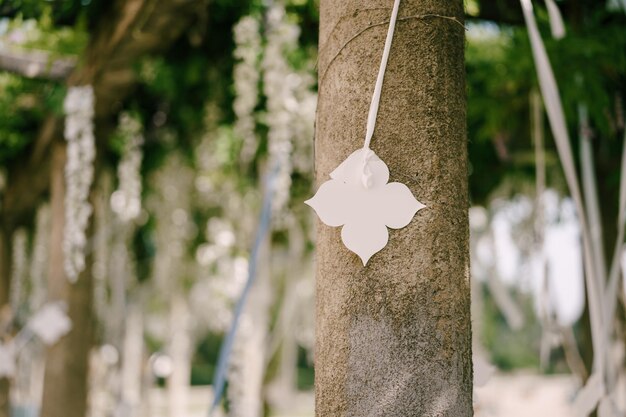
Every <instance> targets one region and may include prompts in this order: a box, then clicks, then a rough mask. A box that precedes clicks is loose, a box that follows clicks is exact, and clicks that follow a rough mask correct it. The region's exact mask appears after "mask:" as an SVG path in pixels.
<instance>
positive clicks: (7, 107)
mask: <svg viewBox="0 0 626 417" xmlns="http://www.w3.org/2000/svg"><path fill="white" fill-rule="evenodd" d="M64 94H65V89H64V88H63V87H61V86H59V85H58V84H54V83H47V82H44V81H39V80H31V79H27V78H23V77H20V76H17V75H13V74H9V73H3V72H0V163H6V162H7V161H8V160H9V159H10V158H12V157H14V156H15V155H18V154H19V152H20V151H21V150H22V149H24V148H25V147H26V146H27V145H28V144H29V143H30V142H32V140H33V138H34V137H35V135H36V134H37V132H38V129H39V126H40V124H41V122H42V121H43V119H44V117H45V116H46V115H47V114H50V113H58V112H59V111H60V108H61V106H62V100H63V97H64Z"/></svg>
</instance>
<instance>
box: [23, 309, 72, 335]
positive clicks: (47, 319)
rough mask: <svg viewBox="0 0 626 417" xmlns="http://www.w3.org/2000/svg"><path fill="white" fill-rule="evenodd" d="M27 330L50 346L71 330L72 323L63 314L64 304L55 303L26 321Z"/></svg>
mask: <svg viewBox="0 0 626 417" xmlns="http://www.w3.org/2000/svg"><path fill="white" fill-rule="evenodd" d="M28 328H29V329H30V331H32V332H33V333H34V334H35V335H37V336H38V337H39V338H40V339H41V340H42V341H43V342H44V343H45V344H46V345H48V346H50V345H53V344H55V343H56V342H57V341H58V340H59V339H60V338H61V337H63V336H65V335H66V334H67V333H68V332H69V331H70V330H71V329H72V322H71V320H70V319H69V317H68V316H67V314H66V313H65V306H64V304H63V303H60V302H55V303H48V304H46V305H44V306H43V307H42V308H41V309H39V311H37V313H35V315H34V316H33V317H32V318H31V319H30V320H29V321H28Z"/></svg>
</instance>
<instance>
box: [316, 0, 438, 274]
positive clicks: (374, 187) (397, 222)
mask: <svg viewBox="0 0 626 417" xmlns="http://www.w3.org/2000/svg"><path fill="white" fill-rule="evenodd" d="M399 5H400V0H395V1H394V5H393V10H392V12H391V20H390V21H389V29H388V31H387V39H386V40H385V48H384V50H383V57H382V60H381V63H380V69H379V71H378V78H377V79H376V86H375V88H374V95H373V97H372V103H371V105H370V110H369V115H368V119H367V132H366V134H365V144H364V146H363V148H361V149H359V150H357V151H355V152H354V153H352V155H350V156H349V157H348V158H347V159H346V160H345V161H343V162H342V163H341V164H340V165H339V166H338V167H337V168H336V169H335V170H334V171H333V172H331V173H330V178H331V179H330V180H329V181H326V182H325V183H323V184H322V185H321V186H320V188H319V189H318V190H317V193H316V194H315V196H314V197H313V198H311V199H310V200H307V201H305V203H306V204H308V205H309V206H311V207H313V209H314V210H315V212H316V213H317V215H318V216H319V218H320V220H321V221H322V222H323V223H324V224H326V225H328V226H332V227H338V226H343V229H342V230H341V240H342V241H343V243H344V245H346V247H347V248H348V249H350V250H351V251H352V252H354V253H356V254H357V255H359V257H360V258H361V260H362V261H363V265H366V264H367V261H368V260H369V259H370V257H371V256H372V255H374V254H375V253H376V252H378V251H380V250H381V249H382V248H384V247H385V246H386V245H387V241H388V240H389V232H388V231H387V228H388V227H390V228H392V229H401V228H403V227H405V226H406V225H408V224H409V223H410V222H411V220H412V219H413V216H415V213H417V212H418V211H419V210H421V209H422V208H424V207H426V206H425V205H424V204H422V203H420V202H419V201H417V200H416V199H415V197H414V196H413V194H412V193H411V191H410V190H409V188H408V187H407V186H406V185H404V184H402V183H399V182H392V183H387V182H388V181H389V168H388V167H387V164H385V162H383V161H382V160H381V159H380V158H379V157H378V156H377V155H376V154H375V153H374V151H372V150H371V149H370V146H369V145H370V142H371V140H372V136H373V135H374V127H375V125H376V116H377V114H378V106H379V103H380V93H381V90H382V84H383V79H384V76H385V68H386V66H387V60H388V58H389V50H390V49H391V40H392V38H393V31H394V28H395V23H396V19H397V17H398V6H399Z"/></svg>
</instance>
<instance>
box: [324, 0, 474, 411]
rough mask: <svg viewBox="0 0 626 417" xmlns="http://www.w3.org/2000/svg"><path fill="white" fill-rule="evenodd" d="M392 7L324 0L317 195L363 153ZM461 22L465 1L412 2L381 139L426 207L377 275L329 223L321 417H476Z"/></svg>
mask: <svg viewBox="0 0 626 417" xmlns="http://www.w3.org/2000/svg"><path fill="white" fill-rule="evenodd" d="M391 6H392V1H391V0H344V1H332V0H322V1H321V5H320V55H319V71H320V73H319V77H320V85H319V105H318V114H317V124H316V126H317V132H316V141H315V154H316V160H315V162H316V170H317V181H318V183H321V182H323V181H325V180H327V179H328V174H329V173H330V172H331V170H333V169H334V168H335V167H336V166H337V165H338V164H339V163H340V162H341V161H343V160H344V159H345V158H346V157H347V156H348V155H350V153H352V152H353V151H354V150H356V149H358V148H359V147H361V146H363V145H362V144H363V140H364V137H365V122H366V118H367V111H368V107H369V103H370V99H371V96H372V91H373V88H374V82H375V79H376V73H377V71H378V66H379V63H380V57H381V54H382V49H383V44H384V39H385V35H386V30H387V25H386V24H380V23H382V22H385V21H388V20H389V16H390V13H391ZM437 15H438V16H437ZM455 20H456V21H455ZM462 20H463V2H462V1H461V0H452V1H435V0H404V1H403V2H402V3H401V5H400V12H399V20H398V24H397V26H396V33H395V36H394V39H393V45H392V47H391V55H390V58H389V64H388V67H387V74H386V77H385V84H384V86H383V91H382V99H381V106H380V111H379V114H378V124H377V127H376V133H375V135H374V138H373V141H372V149H373V150H374V151H375V152H376V153H377V154H378V156H380V158H381V159H382V160H383V161H385V162H386V163H387V164H388V165H389V169H390V173H391V178H390V181H401V182H403V183H405V184H406V185H407V186H408V187H409V188H410V189H411V191H412V192H413V194H414V195H415V196H416V197H417V198H418V200H420V201H421V202H423V203H424V204H426V205H427V208H426V209H424V210H422V211H420V212H419V213H418V214H417V215H416V217H415V218H414V219H413V221H412V222H411V223H410V224H409V225H408V226H407V227H406V228H404V229H401V230H392V231H391V232H390V236H389V244H388V245H387V247H386V248H384V249H383V250H382V251H381V252H379V253H377V254H376V255H374V256H373V257H372V259H371V260H370V261H369V263H368V265H367V266H366V267H363V265H362V264H361V261H360V260H359V258H358V257H357V256H356V255H354V254H353V253H351V252H349V251H348V250H347V249H346V248H345V247H344V246H343V244H342V243H341V238H340V229H339V228H330V227H327V226H325V225H323V224H321V223H319V224H318V234H317V244H318V249H317V312H316V314H317V340H316V351H315V357H316V359H315V360H316V362H315V370H316V375H315V384H316V416H318V417H331V416H332V417H341V416H355V417H365V416H384V417H392V416H398V417H410V416H454V417H460V416H471V415H472V414H473V411H472V355H471V343H472V341H471V324H470V283H469V239H468V238H469V226H468V216H467V209H468V187H467V150H466V125H465V115H466V111H465V78H464V77H465V71H464V57H463V52H464V50H463V48H464V29H463V27H462V23H461V22H462Z"/></svg>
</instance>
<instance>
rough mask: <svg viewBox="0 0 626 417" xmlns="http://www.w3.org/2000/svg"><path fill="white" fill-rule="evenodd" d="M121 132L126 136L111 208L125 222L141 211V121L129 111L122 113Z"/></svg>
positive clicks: (133, 218)
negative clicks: (128, 112)
mask: <svg viewBox="0 0 626 417" xmlns="http://www.w3.org/2000/svg"><path fill="white" fill-rule="evenodd" d="M119 130H120V134H121V135H122V136H123V138H124V149H123V153H122V159H121V161H120V163H119V165H118V166H117V177H118V181H119V185H118V188H117V190H116V191H115V192H114V193H113V195H112V196H111V208H112V209H113V211H114V212H115V214H117V216H118V217H119V218H120V219H121V220H122V221H124V222H128V221H131V220H135V219H136V218H137V217H139V214H140V213H141V161H142V159H143V150H142V145H143V141H144V139H143V133H142V126H141V123H140V122H139V121H138V120H137V119H136V118H134V117H132V116H130V115H129V114H127V113H122V114H121V115H120V121H119Z"/></svg>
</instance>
